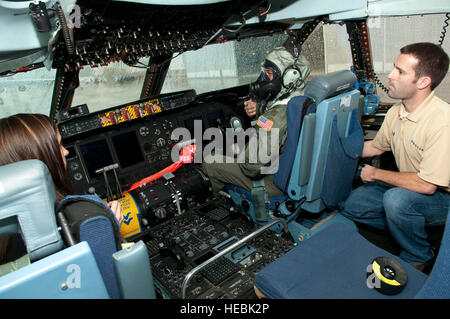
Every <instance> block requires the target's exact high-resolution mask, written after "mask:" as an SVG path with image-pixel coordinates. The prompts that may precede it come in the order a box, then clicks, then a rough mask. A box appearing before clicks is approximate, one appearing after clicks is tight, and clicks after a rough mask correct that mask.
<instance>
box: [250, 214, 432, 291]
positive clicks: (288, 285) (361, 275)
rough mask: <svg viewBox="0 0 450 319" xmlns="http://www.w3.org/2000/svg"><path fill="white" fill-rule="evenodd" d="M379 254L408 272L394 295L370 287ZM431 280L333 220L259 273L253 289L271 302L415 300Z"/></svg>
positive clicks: (346, 226)
mask: <svg viewBox="0 0 450 319" xmlns="http://www.w3.org/2000/svg"><path fill="white" fill-rule="evenodd" d="M378 256H388V257H393V258H395V259H396V260H397V261H399V262H400V263H401V264H402V265H403V267H405V269H406V271H407V272H408V283H407V284H406V286H405V288H404V289H403V290H402V292H401V293H400V294H398V295H395V296H387V295H383V294H381V293H380V292H378V291H376V290H375V289H371V288H369V287H368V286H367V284H366V281H367V280H366V270H367V266H368V265H370V264H371V262H372V260H373V259H374V258H375V257H378ZM426 279H427V276H426V275H425V274H423V273H422V272H420V271H417V270H416V269H414V268H413V267H412V266H411V265H409V264H407V263H406V262H404V261H402V260H401V259H399V258H397V257H395V256H393V255H391V254H390V253H388V252H386V251H385V250H383V249H380V248H378V247H376V246H374V245H373V244H371V243H370V242H368V241H367V240H366V239H365V238H363V237H362V236H361V235H360V234H359V233H358V232H356V231H355V230H353V229H352V228H350V227H349V226H348V225H345V224H342V223H339V222H335V223H332V224H331V225H330V226H328V227H327V229H325V230H323V231H321V232H320V233H318V234H317V235H316V236H313V237H311V238H310V239H308V240H307V241H305V242H303V243H302V244H300V245H299V246H297V247H295V248H293V249H292V250H291V251H289V252H288V253H287V254H285V255H284V256H282V257H280V258H279V259H277V260H276V261H275V262H273V263H272V264H270V265H268V266H267V267H266V268H264V269H263V270H262V271H260V272H259V273H258V274H257V275H256V277H255V286H256V288H258V289H259V290H260V291H261V292H262V293H263V294H264V295H265V296H267V297H268V298H274V299H278V298H284V299H300V298H322V299H323V298H340V299H346V298H352V299H358V298H369V299H372V298H413V297H414V296H415V295H416V293H417V292H418V291H419V290H420V288H421V287H422V286H423V285H424V283H425V281H426Z"/></svg>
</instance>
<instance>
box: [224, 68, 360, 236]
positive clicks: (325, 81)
mask: <svg viewBox="0 0 450 319" xmlns="http://www.w3.org/2000/svg"><path fill="white" fill-rule="evenodd" d="M356 81H357V78H356V76H355V74H354V73H353V72H351V71H349V70H341V71H337V72H333V73H329V74H325V75H323V76H319V77H316V78H313V79H312V80H311V81H310V82H309V83H308V84H307V86H306V88H305V91H304V96H297V97H293V98H292V99H291V100H290V101H289V102H288V105H287V110H286V112H287V118H288V126H287V141H286V144H285V146H284V150H283V152H282V154H281V155H280V158H279V169H278V171H277V173H276V174H275V175H274V183H275V185H276V186H277V187H278V188H280V189H281V190H282V191H283V192H284V194H283V195H282V196H276V197H270V198H269V197H268V195H267V193H266V192H265V187H264V179H262V180H257V181H254V182H253V188H252V190H251V191H248V190H246V189H243V188H240V187H238V186H235V185H226V190H227V192H228V194H229V195H230V196H231V199H232V201H233V202H234V204H235V205H238V206H240V207H241V208H242V209H243V210H244V211H246V213H247V214H249V216H250V217H251V218H252V219H253V221H254V222H256V223H258V224H262V225H263V224H266V223H269V222H271V221H273V220H276V219H283V220H285V221H286V222H287V223H288V227H289V231H290V233H291V235H292V237H293V239H294V240H295V241H296V242H297V243H301V242H302V241H304V240H306V239H308V238H310V237H311V236H313V235H314V234H316V233H317V232H318V231H320V230H321V229H323V228H324V227H326V226H327V225H329V224H330V223H331V222H335V221H340V222H343V223H346V224H348V225H350V226H351V227H353V228H356V226H355V225H354V223H353V222H351V221H350V220H348V219H346V218H345V217H343V216H341V215H339V214H338V213H336V212H335V210H334V209H335V208H336V207H337V205H338V203H339V202H341V201H344V200H345V199H346V198H347V197H348V195H349V194H350V191H351V189H352V183H353V179H354V176H355V173H356V170H357V166H358V159H359V155H360V154H361V152H362V149H363V146H364V136H363V132H362V129H361V126H360V125H359V118H360V113H361V110H360V108H361V107H360V105H361V103H360V96H361V95H360V92H359V91H358V90H356V89H355V88H354V86H355V83H356ZM271 230H272V231H275V232H277V233H281V231H282V228H281V226H279V225H276V226H274V227H273V228H271Z"/></svg>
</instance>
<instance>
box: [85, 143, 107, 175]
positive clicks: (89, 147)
mask: <svg viewBox="0 0 450 319" xmlns="http://www.w3.org/2000/svg"><path fill="white" fill-rule="evenodd" d="M79 148H80V152H81V156H82V157H83V161H84V165H85V166H86V170H87V172H88V174H89V176H90V178H91V179H92V178H95V177H98V176H101V174H96V173H95V171H96V170H98V169H99V168H103V167H105V166H108V165H111V164H113V163H114V162H113V159H112V156H111V152H110V151H109V147H108V143H107V142H106V139H102V140H97V141H94V142H90V143H86V144H82V145H80V146H79Z"/></svg>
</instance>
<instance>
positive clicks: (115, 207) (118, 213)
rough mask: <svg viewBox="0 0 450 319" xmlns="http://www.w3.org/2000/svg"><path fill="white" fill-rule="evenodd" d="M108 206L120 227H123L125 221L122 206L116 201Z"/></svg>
mask: <svg viewBox="0 0 450 319" xmlns="http://www.w3.org/2000/svg"><path fill="white" fill-rule="evenodd" d="M108 206H109V208H111V210H112V211H113V213H114V216H115V217H116V219H117V220H118V221H119V225H121V224H122V221H123V212H122V205H120V202H118V201H116V200H114V201H112V202H108Z"/></svg>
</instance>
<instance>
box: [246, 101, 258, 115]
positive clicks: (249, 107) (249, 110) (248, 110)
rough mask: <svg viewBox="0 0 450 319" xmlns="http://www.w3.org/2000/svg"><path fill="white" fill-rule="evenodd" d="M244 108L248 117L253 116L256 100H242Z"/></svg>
mask: <svg viewBox="0 0 450 319" xmlns="http://www.w3.org/2000/svg"><path fill="white" fill-rule="evenodd" d="M244 110H245V113H247V115H248V116H249V117H254V116H255V115H256V102H255V100H253V99H250V100H247V101H245V102H244Z"/></svg>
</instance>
